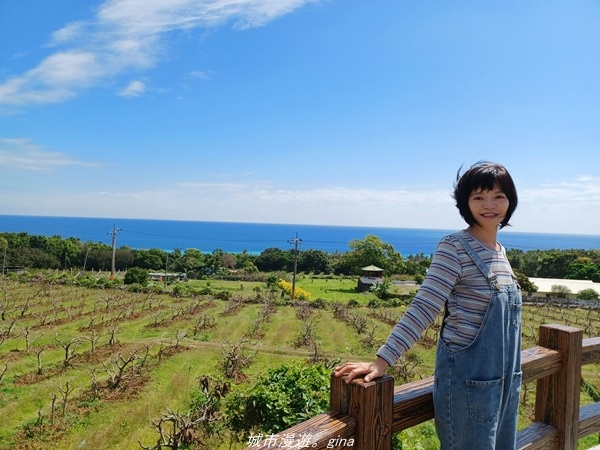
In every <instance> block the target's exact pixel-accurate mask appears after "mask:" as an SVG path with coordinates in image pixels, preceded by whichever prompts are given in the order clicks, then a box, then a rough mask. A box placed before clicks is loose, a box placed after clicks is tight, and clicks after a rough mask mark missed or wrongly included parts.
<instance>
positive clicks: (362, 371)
mask: <svg viewBox="0 0 600 450" xmlns="http://www.w3.org/2000/svg"><path fill="white" fill-rule="evenodd" d="M388 367H389V364H388V363H387V362H386V361H385V359H383V358H380V357H379V356H378V357H377V359H376V360H375V361H373V362H370V363H367V362H347V363H345V364H342V365H341V366H338V367H336V368H335V369H334V371H333V374H334V375H335V376H336V377H338V378H343V379H344V381H345V382H346V383H350V382H351V381H352V380H353V379H355V378H356V377H358V376H359V375H365V377H364V380H365V383H368V382H369V381H372V380H373V379H375V378H379V377H381V376H383V375H384V374H385V371H386V369H387V368H388Z"/></svg>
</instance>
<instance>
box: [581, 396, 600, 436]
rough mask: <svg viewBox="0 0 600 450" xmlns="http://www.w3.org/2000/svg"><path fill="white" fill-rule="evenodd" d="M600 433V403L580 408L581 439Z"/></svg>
mask: <svg viewBox="0 0 600 450" xmlns="http://www.w3.org/2000/svg"><path fill="white" fill-rule="evenodd" d="M594 433H600V402H596V403H592V404H591V405H585V406H582V407H581V408H579V439H581V438H584V437H586V436H589V435H590V434H594Z"/></svg>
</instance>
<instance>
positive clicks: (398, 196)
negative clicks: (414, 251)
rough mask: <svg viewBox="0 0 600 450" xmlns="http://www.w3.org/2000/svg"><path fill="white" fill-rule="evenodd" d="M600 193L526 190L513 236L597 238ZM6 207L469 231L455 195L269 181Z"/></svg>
mask: <svg viewBox="0 0 600 450" xmlns="http://www.w3.org/2000/svg"><path fill="white" fill-rule="evenodd" d="M0 165H2V161H1V160H0ZM599 191H600V179H599V178H593V177H581V178H578V179H574V180H571V181H564V182H559V181H557V182H556V183H555V184H553V185H552V186H549V185H539V186H530V187H528V188H524V189H522V190H520V191H519V196H520V200H521V202H520V205H519V208H518V209H517V212H516V213H515V215H514V216H513V219H512V220H511V223H512V224H513V225H514V227H513V228H512V230H514V231H530V232H561V230H563V231H564V230H565V229H568V230H569V232H571V233H588V234H597V226H596V220H595V214H596V213H595V212H596V211H597V210H598V209H599V208H600V196H599V195H598V192H599ZM555 197H557V198H558V200H559V201H556V198H555ZM551 198H552V199H553V200H552V201H551V200H550V199H551ZM573 199H575V200H573ZM0 206H1V207H2V210H3V211H5V213H8V214H42V215H44V214H47V215H69V216H95V217H129V218H146V219H148V218H164V217H169V218H171V219H181V220H215V221H233V222H274V223H290V224H293V223H317V224H328V225H345V224H352V225H354V226H360V225H364V226H390V227H408V228H439V229H458V228H460V227H464V226H465V224H464V222H463V221H462V219H461V218H460V216H459V214H458V212H457V211H456V207H455V206H454V202H453V201H452V198H451V197H450V192H448V191H447V190H443V189H411V188H405V189H395V190H383V189H381V190H377V189H353V188H347V187H333V188H308V189H297V190H293V189H286V188H285V187H281V186H277V185H274V184H272V183H269V182H268V181H260V182H222V183H220V182H205V181H197V182H196V181H190V182H181V183H176V184H167V185H161V186H155V187H153V188H151V189H148V188H147V189H140V190H124V189H121V188H120V189H119V190H115V191H102V192H99V191H82V190H76V191H75V190H71V191H69V192H52V194H51V195H46V194H45V193H35V194H29V193H20V194H15V193H11V195H8V194H7V193H5V192H1V191H0ZM525 224H528V225H525Z"/></svg>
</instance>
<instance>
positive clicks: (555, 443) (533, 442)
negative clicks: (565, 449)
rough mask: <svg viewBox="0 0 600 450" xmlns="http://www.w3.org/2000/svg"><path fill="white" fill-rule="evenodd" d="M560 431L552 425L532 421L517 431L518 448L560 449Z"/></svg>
mask: <svg viewBox="0 0 600 450" xmlns="http://www.w3.org/2000/svg"><path fill="white" fill-rule="evenodd" d="M559 435H560V433H559V432H558V430H557V429H556V428H554V427H553V426H552V425H548V424H545V423H541V422H534V423H532V424H531V425H529V426H528V427H527V428H524V429H522V430H519V432H518V433H517V449H518V450H560V447H559V442H560V439H559Z"/></svg>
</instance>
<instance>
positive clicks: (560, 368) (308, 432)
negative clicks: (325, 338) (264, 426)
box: [246, 325, 600, 450]
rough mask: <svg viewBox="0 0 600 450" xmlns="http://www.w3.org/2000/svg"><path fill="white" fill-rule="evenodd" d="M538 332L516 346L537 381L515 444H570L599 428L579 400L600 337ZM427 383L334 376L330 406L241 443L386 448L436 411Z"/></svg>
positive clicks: (527, 376)
mask: <svg viewBox="0 0 600 450" xmlns="http://www.w3.org/2000/svg"><path fill="white" fill-rule="evenodd" d="M539 336H540V337H539V345H537V346H536V347H533V348H530V349H528V350H524V351H523V352H522V353H521V357H522V368H523V384H526V383H531V382H534V381H536V382H537V388H536V401H535V418H534V422H533V423H532V424H531V425H529V426H528V427H526V428H524V429H522V430H520V431H519V432H518V435H517V448H518V449H523V450H525V449H527V450H538V449H539V450H542V449H543V450H576V449H577V441H578V440H579V439H581V438H583V437H585V436H588V435H590V434H593V433H598V432H600V402H598V403H593V404H591V405H586V406H582V407H580V406H579V394H580V384H581V366H582V365H585V364H592V363H597V362H600V337H595V338H590V339H585V340H584V339H583V332H582V331H581V330H578V329H576V328H572V327H567V326H563V325H542V326H541V327H540V334H539ZM432 389H433V377H430V378H426V379H423V380H420V381H415V382H412V383H407V384H403V385H401V386H397V387H394V380H393V378H392V377H390V376H387V375H385V376H383V377H381V378H378V379H376V380H373V381H371V382H369V383H364V382H363V380H354V381H353V382H352V383H350V384H346V383H345V382H344V381H343V380H341V379H339V378H336V377H333V376H332V377H331V393H330V410H329V411H327V412H325V413H323V414H319V415H317V416H315V417H313V418H311V419H309V420H307V421H305V422H302V423H300V424H298V425H296V426H294V427H292V428H289V429H288V430H285V431H282V432H281V433H278V434H277V435H271V436H264V437H262V436H255V439H254V441H252V442H251V443H250V442H249V444H248V446H247V447H246V450H255V449H273V448H310V449H317V450H320V449H338V450H390V449H391V448H392V434H393V433H397V432H399V431H402V430H405V429H407V428H410V427H413V426H415V425H418V424H420V423H423V422H425V421H427V420H430V419H432V418H433V417H434V410H433V397H432ZM286 443H287V444H286ZM286 445H287V447H286Z"/></svg>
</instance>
